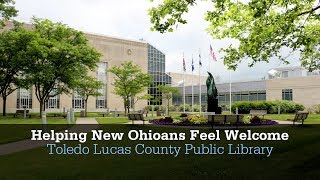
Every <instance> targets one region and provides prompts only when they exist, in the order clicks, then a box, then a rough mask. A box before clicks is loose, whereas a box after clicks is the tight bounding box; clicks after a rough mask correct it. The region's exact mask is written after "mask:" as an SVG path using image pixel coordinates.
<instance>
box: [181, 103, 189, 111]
mask: <svg viewBox="0 0 320 180" xmlns="http://www.w3.org/2000/svg"><path fill="white" fill-rule="evenodd" d="M179 111H180V112H182V111H183V104H180V106H179ZM185 111H187V112H188V111H191V106H190V105H189V104H185Z"/></svg>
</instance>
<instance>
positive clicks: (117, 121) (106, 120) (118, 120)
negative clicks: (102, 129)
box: [96, 117, 130, 124]
mask: <svg viewBox="0 0 320 180" xmlns="http://www.w3.org/2000/svg"><path fill="white" fill-rule="evenodd" d="M96 120H97V121H98V123H99V124H125V123H128V122H130V121H129V120H128V118H112V117H105V118H96Z"/></svg>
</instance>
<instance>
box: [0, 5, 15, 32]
mask: <svg viewBox="0 0 320 180" xmlns="http://www.w3.org/2000/svg"><path fill="white" fill-rule="evenodd" d="M14 4H15V2H14V0H0V18H1V21H0V25H1V26H3V25H4V22H3V20H9V19H10V18H11V17H15V16H17V13H18V11H17V10H16V9H15V7H14Z"/></svg>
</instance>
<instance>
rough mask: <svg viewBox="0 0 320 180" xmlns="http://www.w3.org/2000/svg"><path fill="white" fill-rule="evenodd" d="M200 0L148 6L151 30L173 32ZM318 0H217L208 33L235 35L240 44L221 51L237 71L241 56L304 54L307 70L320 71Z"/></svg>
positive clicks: (207, 17) (257, 58) (209, 16)
mask: <svg viewBox="0 0 320 180" xmlns="http://www.w3.org/2000/svg"><path fill="white" fill-rule="evenodd" d="M194 5H196V0H181V1H175V0H165V1H164V2H163V3H162V4H160V5H158V6H157V7H153V8H151V9H150V10H149V15H150V16H151V22H152V23H153V27H152V30H156V31H159V32H161V33H164V32H168V31H169V32H171V31H173V28H174V26H175V25H177V24H179V23H180V24H186V23H187V21H186V20H185V19H184V18H183V15H184V13H187V12H188V10H189V7H190V6H194ZM319 19H320V1H319V0H294V1H283V0H213V1H212V11H208V12H206V14H205V20H206V21H208V22H209V27H208V29H207V31H208V33H209V34H210V35H211V36H212V37H213V38H215V39H223V38H231V39H235V40H237V41H238V42H239V45H238V46H234V45H230V46H229V47H228V48H225V49H222V51H223V52H224V53H225V55H224V57H223V59H224V64H225V65H227V66H229V68H231V69H236V68H237V66H238V64H239V63H240V62H241V61H242V60H243V59H249V60H251V62H250V63H249V66H250V67H251V66H253V65H254V64H255V63H257V62H269V60H270V58H271V57H277V58H278V59H279V60H280V61H282V62H284V63H289V61H288V57H289V56H290V55H291V54H293V53H294V52H299V53H300V60H301V64H302V65H303V66H304V67H306V68H307V69H309V71H313V70H319V69H320V53H319V52H320V46H319V43H320V39H319V36H320V22H319Z"/></svg>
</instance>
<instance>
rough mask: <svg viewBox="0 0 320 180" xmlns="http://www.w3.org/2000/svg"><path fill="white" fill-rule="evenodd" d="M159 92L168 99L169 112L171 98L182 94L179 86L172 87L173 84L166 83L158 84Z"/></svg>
mask: <svg viewBox="0 0 320 180" xmlns="http://www.w3.org/2000/svg"><path fill="white" fill-rule="evenodd" d="M157 88H158V90H159V92H160V93H161V94H162V98H163V99H165V100H166V101H167V109H168V114H169V110H170V100H171V99H172V98H173V97H174V96H181V94H180V92H179V89H178V88H177V87H172V86H171V85H168V84H165V85H159V86H157Z"/></svg>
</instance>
